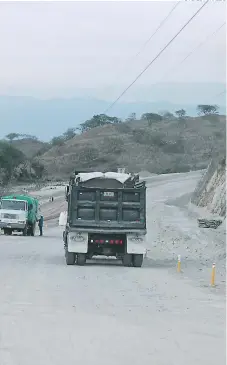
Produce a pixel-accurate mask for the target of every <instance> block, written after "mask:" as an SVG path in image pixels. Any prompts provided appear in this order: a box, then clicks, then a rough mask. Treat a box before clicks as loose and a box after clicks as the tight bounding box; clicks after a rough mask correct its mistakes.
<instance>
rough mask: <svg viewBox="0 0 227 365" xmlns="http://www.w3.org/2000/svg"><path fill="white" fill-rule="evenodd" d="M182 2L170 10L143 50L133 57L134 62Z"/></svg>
mask: <svg viewBox="0 0 227 365" xmlns="http://www.w3.org/2000/svg"><path fill="white" fill-rule="evenodd" d="M180 3H181V2H180V1H179V2H177V3H176V4H175V5H174V6H173V7H172V9H171V10H170V12H169V13H168V14H167V16H166V17H165V18H164V19H163V20H162V21H161V23H160V24H159V26H158V27H157V28H156V30H155V31H154V32H153V33H152V35H151V36H150V37H149V38H148V40H147V41H146V42H145V43H144V44H143V46H142V47H141V49H140V50H139V52H137V54H136V55H135V56H134V57H133V59H132V61H133V60H135V59H136V58H137V57H138V56H139V55H140V53H141V52H142V51H143V50H144V48H145V47H146V45H147V44H148V43H149V42H150V41H151V40H152V38H153V37H154V36H155V34H156V33H157V32H158V31H159V29H161V28H162V26H163V25H164V24H165V22H166V21H167V20H168V19H169V17H170V15H171V14H172V12H173V11H174V10H175V9H176V7H177V6H178V5H180Z"/></svg>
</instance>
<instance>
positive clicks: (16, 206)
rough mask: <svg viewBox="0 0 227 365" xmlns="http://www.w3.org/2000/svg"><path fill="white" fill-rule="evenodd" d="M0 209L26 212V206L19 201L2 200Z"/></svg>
mask: <svg viewBox="0 0 227 365" xmlns="http://www.w3.org/2000/svg"><path fill="white" fill-rule="evenodd" d="M0 207H1V209H9V210H25V207H26V204H25V202H23V201H19V200H2V201H1V205H0Z"/></svg>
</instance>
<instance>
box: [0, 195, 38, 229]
mask: <svg viewBox="0 0 227 365" xmlns="http://www.w3.org/2000/svg"><path fill="white" fill-rule="evenodd" d="M38 214H39V202H38V200H37V199H35V198H33V197H31V196H28V195H10V196H2V197H1V200H0V229H2V230H3V231H4V234H5V235H11V234H12V232H14V231H16V232H22V233H23V235H24V236H34V235H35V230H36V222H37V220H38Z"/></svg>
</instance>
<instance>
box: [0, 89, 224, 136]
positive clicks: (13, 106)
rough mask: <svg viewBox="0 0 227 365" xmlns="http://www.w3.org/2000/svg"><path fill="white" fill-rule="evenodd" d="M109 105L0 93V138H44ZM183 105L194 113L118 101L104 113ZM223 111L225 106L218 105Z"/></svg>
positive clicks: (163, 104)
mask: <svg viewBox="0 0 227 365" xmlns="http://www.w3.org/2000/svg"><path fill="white" fill-rule="evenodd" d="M108 106H109V102H108V101H104V100H96V99H86V98H84V99H82V98H70V99H61V98H59V99H57V98H56V99H46V100H42V99H36V98H33V97H17V96H0V126H1V127H0V138H3V137H4V136H5V135H7V134H8V133H11V132H17V133H22V134H30V135H35V136H37V137H38V138H39V139H41V140H44V141H47V140H50V139H51V138H52V137H54V136H58V135H60V134H62V133H63V132H64V131H65V130H66V129H67V128H69V127H77V126H78V125H79V124H80V123H82V122H83V121H85V120H86V119H89V118H91V117H92V116H93V115H94V114H101V113H103V112H104V110H105V109H106V108H107V107H108ZM181 108H184V109H185V110H186V111H187V114H188V115H191V116H194V115H196V105H187V104H184V105H183V104H174V103H170V102H167V101H157V102H150V103H149V102H133V103H130V102H124V103H123V102H119V103H117V104H116V106H115V107H114V109H113V111H111V112H110V113H108V114H109V115H114V116H117V117H120V118H123V119H124V118H126V117H127V116H128V115H129V114H130V113H132V112H135V113H136V114H137V117H140V115H141V114H142V113H146V112H155V113H157V112H159V111H161V110H168V111H170V112H174V111H175V110H178V109H181ZM220 113H221V114H225V107H224V106H222V107H220Z"/></svg>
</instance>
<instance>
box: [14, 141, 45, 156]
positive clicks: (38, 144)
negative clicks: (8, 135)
mask: <svg viewBox="0 0 227 365" xmlns="http://www.w3.org/2000/svg"><path fill="white" fill-rule="evenodd" d="M12 145H13V146H14V147H15V148H17V149H18V150H19V151H21V152H22V153H23V154H24V155H25V156H26V157H27V158H33V157H34V156H35V155H37V153H38V152H40V151H43V150H45V148H46V147H47V146H48V144H47V143H45V142H42V141H39V140H35V139H32V138H23V139H18V140H14V141H12Z"/></svg>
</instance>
